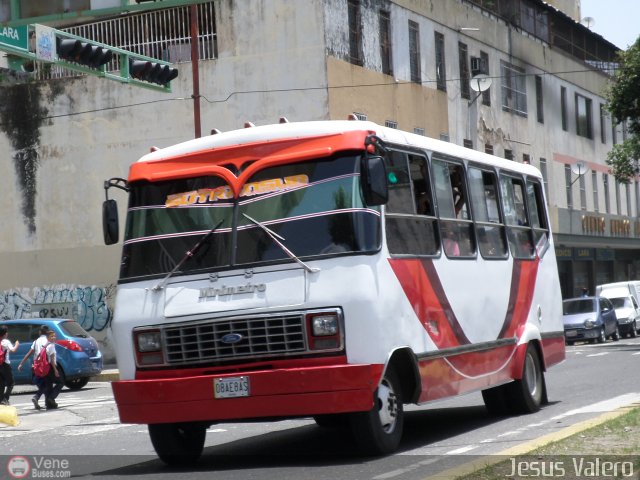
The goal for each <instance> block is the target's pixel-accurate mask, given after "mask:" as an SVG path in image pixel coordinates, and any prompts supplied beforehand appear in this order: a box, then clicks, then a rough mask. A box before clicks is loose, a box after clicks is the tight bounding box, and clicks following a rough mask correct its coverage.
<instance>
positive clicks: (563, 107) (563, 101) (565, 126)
mask: <svg viewBox="0 0 640 480" xmlns="http://www.w3.org/2000/svg"><path fill="white" fill-rule="evenodd" d="M560 115H561V117H562V130H564V131H565V132H566V131H568V130H569V114H568V112H567V89H566V88H565V87H560Z"/></svg>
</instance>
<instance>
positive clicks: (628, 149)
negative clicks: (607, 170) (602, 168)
mask: <svg viewBox="0 0 640 480" xmlns="http://www.w3.org/2000/svg"><path fill="white" fill-rule="evenodd" d="M639 158H640V138H638V134H633V135H631V136H630V137H629V138H627V139H626V140H625V141H624V142H623V143H618V144H616V145H614V146H613V148H612V149H611V151H610V152H609V154H608V155H607V165H609V166H610V167H611V173H612V174H613V176H614V177H616V179H617V180H619V181H620V182H623V183H629V182H631V181H632V180H633V179H634V177H635V176H636V175H638V174H640V165H639V164H638V159H639Z"/></svg>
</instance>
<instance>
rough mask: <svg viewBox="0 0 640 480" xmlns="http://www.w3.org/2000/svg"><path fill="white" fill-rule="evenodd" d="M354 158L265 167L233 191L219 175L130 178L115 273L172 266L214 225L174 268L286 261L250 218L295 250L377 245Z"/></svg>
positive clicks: (306, 253)
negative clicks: (236, 193)
mask: <svg viewBox="0 0 640 480" xmlns="http://www.w3.org/2000/svg"><path fill="white" fill-rule="evenodd" d="M359 159H360V157H359V155H356V154H353V155H346V154H344V153H343V154H341V155H337V156H334V157H330V158H328V159H321V160H316V161H305V162H302V163H296V164H287V165H279V166H275V167H269V168H265V169H262V170H259V171H257V172H256V173H255V174H254V175H253V176H252V177H251V178H249V179H248V180H247V182H246V183H245V185H244V186H243V187H242V190H241V193H240V195H239V197H238V198H233V194H232V190H231V188H230V187H229V186H228V185H227V184H226V183H225V181H224V180H223V179H222V178H220V177H217V176H206V177H196V178H182V179H176V180H170V181H163V182H153V183H152V182H147V181H140V182H134V183H132V184H131V185H130V187H131V191H130V197H129V207H128V212H127V224H126V231H125V240H124V246H123V258H122V264H121V271H120V278H121V280H125V279H133V278H137V277H144V276H156V275H162V274H166V273H167V272H170V271H171V270H172V269H173V268H174V267H175V266H176V265H177V264H178V263H179V262H180V261H181V260H182V259H183V258H184V256H185V253H186V252H187V251H190V250H191V249H192V248H193V247H194V246H195V245H196V244H197V243H198V241H199V240H200V239H202V238H203V237H204V236H205V235H207V233H208V232H209V231H210V230H211V229H212V228H213V227H214V226H216V225H218V224H219V226H218V228H217V229H216V230H215V232H214V233H213V235H210V237H209V238H207V239H206V241H205V242H204V243H203V244H202V245H200V246H199V248H198V249H197V251H196V252H195V253H194V254H193V256H191V257H190V258H189V259H188V260H187V261H185V262H184V263H183V265H181V266H180V268H179V271H178V272H176V275H179V274H180V272H182V273H195V272H199V271H202V272H206V271H209V270H216V269H221V268H229V267H236V266H239V267H248V266H251V265H256V264H266V263H276V262H282V261H287V262H288V261H292V260H291V258H290V257H289V256H288V255H287V253H286V251H285V250H284V249H283V248H282V246H281V245H278V243H277V242H275V241H274V240H273V238H271V237H270V236H269V235H268V233H267V232H265V230H264V228H261V227H260V226H259V225H257V224H256V223H255V222H254V221H252V220H255V221H256V222H259V223H260V224H261V225H262V226H264V227H267V228H268V229H269V230H270V231H271V232H274V233H275V234H277V235H278V236H279V237H278V238H280V239H281V243H282V244H283V245H285V246H286V248H287V249H289V250H290V251H291V252H292V253H293V254H294V255H295V256H297V257H307V258H308V257H317V256H327V255H345V254H354V253H370V252H374V251H377V250H378V249H379V248H380V241H381V233H380V230H381V227H380V210H379V208H368V207H365V205H364V203H363V200H362V193H361V190H360V175H359V164H360V162H359Z"/></svg>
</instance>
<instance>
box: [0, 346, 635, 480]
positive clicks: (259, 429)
mask: <svg viewBox="0 0 640 480" xmlns="http://www.w3.org/2000/svg"><path fill="white" fill-rule="evenodd" d="M639 365H640V339H625V340H622V341H619V342H612V341H609V342H607V343H605V344H603V345H576V346H571V347H568V348H567V361H566V362H564V363H563V364H561V365H559V366H557V367H555V368H553V369H552V370H551V371H549V372H548V373H547V385H548V390H549V397H550V401H551V403H550V404H549V405H547V406H546V407H545V408H543V409H542V410H541V411H540V412H538V413H536V414H533V415H524V416H519V417H507V418H495V417H491V416H489V415H487V413H486V412H485V409H484V406H483V404H482V399H481V397H480V395H479V394H470V395H465V396H462V397H458V398H455V399H450V400H446V401H441V402H436V403H433V404H430V405H427V406H423V407H419V408H418V407H413V406H412V407H407V410H408V412H407V422H406V431H405V436H404V439H403V442H402V445H401V449H400V451H399V452H398V453H397V454H396V455H393V456H389V457H384V458H376V459H370V458H361V457H354V456H353V454H352V453H351V452H352V451H353V447H352V443H351V439H350V437H349V435H348V434H346V433H344V432H339V431H333V430H326V429H321V428H319V427H317V426H316V425H315V424H314V423H313V422H312V421H311V420H308V419H301V420H289V421H282V422H272V423H249V424H238V423H235V424H221V425H213V426H212V427H211V428H210V429H209V431H208V434H207V443H206V447H205V452H204V455H203V458H202V459H201V461H200V462H199V463H198V464H197V465H194V467H193V468H192V469H189V471H190V472H189V476H190V477H193V478H203V479H204V478H210V477H211V474H212V472H215V478H216V479H238V480H240V479H242V480H245V479H247V478H260V479H261V480H269V479H274V480H280V479H288V478H292V479H293V478H295V479H297V480H305V479H310V480H316V479H321V478H322V479H325V478H336V479H345V480H349V479H376V480H387V479H402V480H405V479H406V480H413V479H424V478H425V477H427V476H428V475H430V474H433V473H435V472H438V471H441V470H443V469H446V468H449V467H451V466H454V465H457V464H460V463H464V462H467V461H470V460H472V459H474V458H477V457H475V456H479V455H488V454H496V453H499V452H502V451H504V450H505V449H507V448H512V447H515V446H517V445H520V444H522V443H526V442H530V441H532V440H534V439H536V438H538V437H540V436H542V435H547V434H550V433H554V432H559V431H561V430H563V429H565V428H566V427H568V426H570V425H573V424H575V423H577V422H580V421H583V420H586V419H589V418H594V417H597V416H599V415H600V414H602V413H603V412H606V411H609V410H612V409H615V408H618V407H620V406H623V405H628V404H631V403H633V402H640V368H638V366H639ZM32 391H33V390H32V389H30V387H19V388H18V392H19V393H18V394H17V395H15V396H14V397H13V402H12V403H13V405H14V406H15V407H17V409H18V412H19V417H20V420H21V423H20V425H19V426H17V427H0V444H2V451H1V453H2V455H7V457H2V458H0V470H4V465H2V463H4V461H6V459H8V458H9V456H14V455H22V456H25V457H26V458H27V459H29V460H30V461H31V463H33V461H34V460H35V459H37V458H38V456H40V457H41V459H42V457H43V456H45V457H46V458H49V457H51V458H55V459H58V460H59V459H61V458H62V459H67V460H68V461H69V462H70V463H71V467H72V468H71V470H72V473H73V474H74V476H75V475H85V474H90V473H91V474H96V475H97V474H100V478H116V477H120V476H122V475H136V478H143V479H147V478H148V479H152V478H156V477H157V476H158V475H160V474H162V473H163V472H164V473H169V472H168V471H167V469H165V468H164V466H163V465H162V463H161V462H159V461H158V460H157V459H156V458H155V455H154V453H153V449H152V447H151V444H150V442H149V439H148V435H147V431H146V427H145V426H140V425H121V424H120V423H119V422H118V418H117V411H116V407H115V404H114V401H113V396H112V393H111V389H110V385H109V383H94V382H92V383H90V384H89V385H88V387H87V388H85V389H83V390H81V391H78V392H71V391H68V390H63V393H62V394H61V396H60V397H59V403H60V405H61V407H62V408H61V409H60V410H57V411H40V412H37V411H34V410H33V406H32V405H31V402H30V397H31V395H32ZM20 392H22V393H20ZM173 473H174V474H175V472H173Z"/></svg>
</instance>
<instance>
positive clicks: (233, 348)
mask: <svg viewBox="0 0 640 480" xmlns="http://www.w3.org/2000/svg"><path fill="white" fill-rule="evenodd" d="M164 335H165V345H166V354H167V356H166V359H167V363H169V364H185V363H186V364H189V363H201V362H208V361H217V360H229V359H236V358H253V357H268V356H273V355H288V354H296V353H299V352H304V351H306V350H307V342H306V336H305V326H304V316H303V315H290V316H267V317H257V318H235V319H231V320H215V321H214V320H211V321H206V322H200V323H197V324H190V325H186V324H185V325H180V326H177V327H168V328H166V329H165V330H164Z"/></svg>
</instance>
